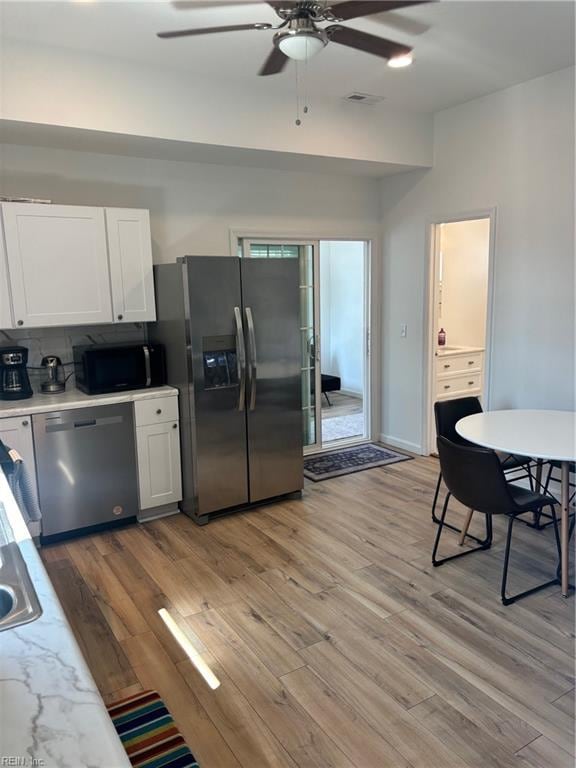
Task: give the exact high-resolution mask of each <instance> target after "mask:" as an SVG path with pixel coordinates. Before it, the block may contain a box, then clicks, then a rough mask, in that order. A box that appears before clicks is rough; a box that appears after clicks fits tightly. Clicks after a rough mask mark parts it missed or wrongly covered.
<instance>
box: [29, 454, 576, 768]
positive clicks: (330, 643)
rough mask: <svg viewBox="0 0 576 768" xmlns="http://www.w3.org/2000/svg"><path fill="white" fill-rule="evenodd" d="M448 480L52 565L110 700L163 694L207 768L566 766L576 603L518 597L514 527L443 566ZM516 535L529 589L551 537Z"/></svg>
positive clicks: (101, 548) (421, 472) (406, 471)
mask: <svg viewBox="0 0 576 768" xmlns="http://www.w3.org/2000/svg"><path fill="white" fill-rule="evenodd" d="M436 472H437V464H436V462H435V460H433V459H417V460H414V461H410V462H404V463H400V464H396V465H392V466H388V467H383V468H379V469H374V470H370V471H366V472H361V473H358V474H354V475H348V476H347V477H342V478H337V479H334V480H329V481H327V482H324V483H317V484H310V485H308V486H307V487H306V491H305V495H304V499H303V500H302V501H290V502H286V503H282V504H279V505H275V506H269V507H266V508H263V509H261V510H259V511H254V512H250V513H247V514H243V515H237V516H234V517H228V518H224V519H221V520H219V521H216V522H213V523H210V524H209V525H208V526H206V527H203V528H198V527H197V526H195V525H194V523H192V522H191V521H190V520H189V519H187V518H186V517H184V516H177V517H172V518H168V519H164V520H161V521H157V522H154V523H149V524H147V525H145V526H138V527H131V528H128V529H124V530H122V531H120V532H117V533H115V534H102V535H98V536H93V537H90V538H85V539H82V540H77V541H75V542H73V543H69V544H66V545H64V544H62V545H58V546H54V547H51V548H47V549H44V550H43V556H44V560H45V562H46V565H47V568H48V570H49V573H50V575H51V577H52V579H53V582H54V585H55V587H56V590H57V592H58V594H59V596H60V599H61V600H62V602H63V604H64V608H65V610H66V612H67V614H68V617H69V619H70V621H71V623H72V626H73V627H74V631H75V633H76V636H77V638H78V641H79V643H80V646H81V648H82V650H83V652H84V654H85V656H86V658H87V661H88V664H89V665H90V668H91V670H92V672H93V674H94V677H95V679H96V681H97V683H98V686H99V688H100V690H101V692H102V694H103V695H104V697H105V699H106V700H108V701H110V700H114V699H117V698H120V697H122V696H123V695H125V694H130V693H132V692H136V691H139V690H141V689H142V688H155V689H156V690H158V691H159V692H160V694H161V695H162V696H163V698H164V699H165V701H166V703H167V705H168V707H169V709H170V710H171V712H172V713H173V715H174V717H175V719H176V721H177V723H178V725H179V727H180V729H181V731H182V733H183V735H184V736H185V738H186V740H187V741H188V743H189V745H190V746H191V748H192V749H193V751H194V752H195V753H196V756H197V758H198V759H199V761H200V766H201V768H240V767H242V768H268V767H270V768H387V767H388V768H409V766H412V767H413V768H509V767H512V766H517V767H518V768H564V767H566V768H568V766H572V765H573V755H574V722H573V701H574V678H573V672H574V665H573V653H574V645H573V640H574V634H573V628H574V615H573V610H574V599H573V597H572V598H569V599H568V600H565V599H563V598H562V597H560V595H559V592H558V589H557V588H551V589H550V590H547V591H546V592H544V593H540V594H539V595H534V596H532V597H529V598H527V599H526V600H524V601H522V602H521V603H519V604H517V605H514V606H511V607H509V608H504V607H503V606H502V605H501V603H500V601H499V597H498V590H497V585H498V580H499V575H500V567H501V560H502V542H503V528H502V525H501V524H500V521H496V525H495V546H494V548H493V549H492V550H491V551H490V552H483V553H479V554H472V555H471V556H470V557H468V558H464V559H462V560H460V561H457V562H456V563H452V564H448V565H445V566H443V567H441V568H438V569H432V568H431V566H430V549H431V540H432V536H433V533H434V526H433V525H432V523H431V521H430V511H429V505H430V500H431V495H432V490H433V486H434V481H435V478H436ZM476 525H477V523H476ZM519 529H520V530H519V532H518V538H517V541H516V547H515V554H514V557H513V559H512V568H513V571H514V573H515V574H516V577H515V579H514V580H513V584H512V588H514V587H517V586H520V587H524V586H528V584H529V583H530V581H531V580H532V581H534V579H540V578H541V579H542V580H543V579H544V578H546V576H547V574H548V573H549V572H550V566H551V565H552V563H551V560H550V555H551V536H550V532H549V531H547V532H543V533H537V532H535V531H533V530H531V529H528V528H526V527H524V526H519ZM456 546H457V544H456V536H455V535H454V534H451V535H449V536H448V537H447V540H446V547H448V548H450V547H452V548H454V547H456ZM163 606H164V607H167V608H168V609H169V610H170V611H171V612H172V614H173V615H174V617H175V618H176V619H177V621H178V623H179V625H180V626H181V627H182V629H183V630H184V632H186V634H187V635H188V636H189V637H190V639H191V641H192V642H193V644H194V645H195V647H196V648H197V649H198V650H199V651H200V652H201V653H202V655H203V657H204V659H205V660H206V661H207V662H208V663H209V665H210V666H211V667H212V669H213V670H214V672H215V673H216V675H217V676H218V677H219V678H220V680H221V683H222V684H221V686H220V687H219V688H218V689H217V690H216V691H212V690H210V689H209V688H208V687H207V686H206V684H205V683H204V682H203V680H202V679H201V678H200V676H199V675H198V673H197V672H196V670H195V668H194V667H193V666H192V664H191V662H190V661H189V660H188V659H187V657H186V655H185V654H184V653H183V652H182V650H181V649H180V647H179V646H178V645H176V643H175V642H174V640H173V639H172V638H171V636H170V635H169V634H168V632H167V630H166V629H165V627H164V625H163V624H162V622H161V620H160V619H159V617H158V614H157V611H158V609H159V608H161V607H163ZM109 768H113V767H112V766H110V767H109Z"/></svg>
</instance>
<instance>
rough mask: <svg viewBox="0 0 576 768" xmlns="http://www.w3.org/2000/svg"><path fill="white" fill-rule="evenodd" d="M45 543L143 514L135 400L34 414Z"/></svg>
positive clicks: (33, 421) (35, 445) (33, 422)
mask: <svg viewBox="0 0 576 768" xmlns="http://www.w3.org/2000/svg"><path fill="white" fill-rule="evenodd" d="M32 428H33V434H34V448H35V453H36V469H37V474H38V490H39V497H40V507H41V509H42V541H46V540H49V539H51V538H52V537H60V536H62V535H63V534H69V533H72V532H86V533H87V532H88V529H94V528H100V527H103V526H107V525H112V524H115V523H120V522H126V521H127V520H128V519H130V518H133V517H135V516H136V514H137V512H138V489H137V474H136V451H135V446H134V419H133V412H132V404H131V403H119V404H117V405H98V406H93V407H90V408H76V409H73V410H69V411H57V412H51V413H42V414H38V415H35V416H32Z"/></svg>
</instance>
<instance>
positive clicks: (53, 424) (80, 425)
mask: <svg viewBox="0 0 576 768" xmlns="http://www.w3.org/2000/svg"><path fill="white" fill-rule="evenodd" d="M123 421H124V417H123V416H103V417H102V418H100V419H81V420H78V421H56V419H54V420H52V419H49V418H47V419H46V424H45V430H46V432H68V431H70V430H72V429H87V428H89V427H105V426H108V425H110V424H121V423H122V422H123Z"/></svg>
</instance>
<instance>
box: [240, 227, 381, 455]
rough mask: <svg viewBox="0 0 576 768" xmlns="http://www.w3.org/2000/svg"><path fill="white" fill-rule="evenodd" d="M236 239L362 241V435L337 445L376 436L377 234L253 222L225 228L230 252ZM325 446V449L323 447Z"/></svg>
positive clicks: (378, 349)
mask: <svg viewBox="0 0 576 768" xmlns="http://www.w3.org/2000/svg"><path fill="white" fill-rule="evenodd" d="M240 240H250V241H252V242H254V241H258V240H260V241H262V242H270V241H277V242H284V243H289V242H290V241H292V242H298V243H303V242H317V243H319V242H320V241H321V240H336V241H341V242H346V241H347V240H348V241H350V242H364V243H366V252H365V260H366V261H365V265H366V266H365V274H364V278H365V280H366V293H365V297H366V302H365V311H366V334H367V339H366V340H365V343H366V344H368V343H369V345H370V347H369V353H370V354H369V355H367V361H366V367H367V370H366V371H365V382H364V387H365V401H366V402H365V412H364V413H365V422H364V427H365V436H364V437H360V438H354V439H352V440H350V441H346V442H345V441H342V443H341V444H340V443H339V445H342V447H345V445H354V444H356V443H366V442H373V441H378V440H380V436H381V431H382V430H381V428H380V426H381V425H380V402H379V400H377V399H376V398H377V395H378V394H379V393H380V392H381V378H382V374H381V370H380V357H381V349H382V322H381V319H382V313H381V307H380V305H379V303H377V300H378V298H379V297H380V296H381V294H380V293H379V292H378V286H379V285H380V281H381V275H382V272H381V264H382V243H381V235H380V234H378V233H376V232H374V231H372V232H366V231H364V232H357V233H356V232H353V233H350V232H347V233H346V234H342V235H341V234H339V233H338V232H322V233H320V234H318V233H317V232H312V233H311V232H309V231H308V232H306V231H300V229H296V230H290V228H288V229H286V230H284V229H283V230H266V229H265V228H262V227H259V226H253V227H249V228H243V227H242V228H240V227H239V228H235V227H232V228H230V229H229V244H230V255H231V256H237V255H238V245H239V241H240ZM375 254H379V255H380V258H375ZM315 450H316V452H320V451H321V449H319V448H318V446H316V449H315ZM324 450H326V449H324ZM327 450H334V446H333V445H332V446H329V447H328V449H327Z"/></svg>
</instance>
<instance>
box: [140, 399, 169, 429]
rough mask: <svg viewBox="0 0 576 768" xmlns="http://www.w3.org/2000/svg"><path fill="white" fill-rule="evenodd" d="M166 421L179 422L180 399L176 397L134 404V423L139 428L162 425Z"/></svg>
mask: <svg viewBox="0 0 576 768" xmlns="http://www.w3.org/2000/svg"><path fill="white" fill-rule="evenodd" d="M164 421H178V398H177V397H176V396H172V397H154V398H151V399H150V400H136V402H135V403H134V422H135V424H136V426H137V427H145V426H147V425H149V424H161V423H162V422H164Z"/></svg>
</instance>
